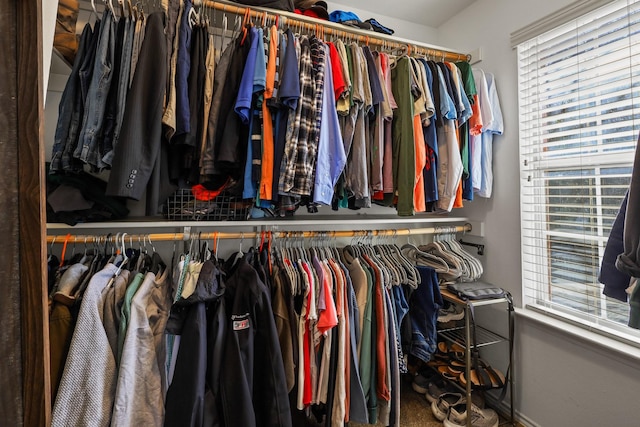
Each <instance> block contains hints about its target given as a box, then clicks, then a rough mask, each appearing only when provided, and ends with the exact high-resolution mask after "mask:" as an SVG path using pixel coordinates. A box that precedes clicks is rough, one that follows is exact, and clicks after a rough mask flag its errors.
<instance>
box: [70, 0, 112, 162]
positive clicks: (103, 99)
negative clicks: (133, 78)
mask: <svg viewBox="0 0 640 427" xmlns="http://www.w3.org/2000/svg"><path fill="white" fill-rule="evenodd" d="M115 27H116V23H115V21H114V19H113V16H112V15H111V12H110V11H109V10H108V9H107V10H105V12H104V15H103V19H102V27H101V31H100V39H99V40H98V46H97V48H96V58H95V63H94V68H93V75H92V77H91V83H90V85H89V90H88V93H87V97H86V104H85V110H84V118H83V121H82V130H81V132H80V138H79V141H78V146H77V147H76V149H75V151H74V153H73V156H74V157H76V158H79V159H80V160H82V161H83V162H85V163H89V164H90V165H92V166H94V167H98V164H99V163H102V162H101V160H102V159H101V158H100V155H99V154H100V153H99V146H100V138H101V137H102V126H103V118H104V114H105V110H106V106H107V97H108V95H109V87H110V86H111V79H112V77H113V73H112V68H113V59H114V50H115Z"/></svg>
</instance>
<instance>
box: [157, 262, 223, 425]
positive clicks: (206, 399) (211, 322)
mask: <svg viewBox="0 0 640 427" xmlns="http://www.w3.org/2000/svg"><path fill="white" fill-rule="evenodd" d="M224 293H225V287H224V284H223V280H222V278H221V276H220V272H219V270H218V268H217V267H216V266H215V265H214V264H213V263H212V262H211V261H207V262H205V263H204V264H203V265H202V269H201V270H200V275H199V276H198V282H197V284H196V288H195V290H194V292H193V294H192V295H191V296H189V298H187V299H185V300H180V301H178V302H177V303H176V304H174V306H173V307H172V309H171V316H170V318H169V322H168V323H167V332H168V333H171V334H174V335H180V347H179V351H178V356H177V360H176V367H175V372H174V375H173V380H172V382H171V386H170V387H169V390H168V392H167V399H166V405H165V406H166V413H165V422H164V425H165V426H179V427H186V426H222V425H224V423H223V422H222V409H221V401H220V393H219V385H220V369H221V366H222V349H223V345H224V344H223V340H224V337H225V336H226V330H227V316H226V309H225V298H224ZM229 425H234V424H233V423H232V424H229Z"/></svg>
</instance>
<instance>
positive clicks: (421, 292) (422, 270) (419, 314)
mask: <svg viewBox="0 0 640 427" xmlns="http://www.w3.org/2000/svg"><path fill="white" fill-rule="evenodd" d="M416 268H417V269H418V273H419V274H420V279H421V280H420V285H418V289H416V290H415V291H413V293H412V294H411V298H410V300H409V306H410V307H411V346H410V349H409V353H411V354H412V355H414V356H416V357H417V358H419V359H421V360H423V361H425V362H428V361H429V360H431V355H432V354H433V353H434V352H435V351H436V347H437V342H438V340H437V337H436V321H437V318H438V310H439V309H440V307H442V296H441V295H440V288H439V287H438V277H437V276H436V272H435V270H433V269H431V268H429V267H423V266H418V267H416Z"/></svg>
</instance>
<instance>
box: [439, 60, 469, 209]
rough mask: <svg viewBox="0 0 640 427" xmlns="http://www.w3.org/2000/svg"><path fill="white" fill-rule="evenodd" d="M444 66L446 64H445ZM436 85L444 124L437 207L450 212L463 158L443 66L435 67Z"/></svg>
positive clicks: (441, 131)
mask: <svg viewBox="0 0 640 427" xmlns="http://www.w3.org/2000/svg"><path fill="white" fill-rule="evenodd" d="M443 67H444V66H443ZM434 70H435V71H436V72H437V73H438V77H437V79H436V78H435V75H434V85H435V84H436V83H437V84H439V94H440V114H441V120H442V124H441V125H440V126H438V128H437V131H438V154H439V159H440V161H439V163H438V170H437V172H438V203H437V205H436V206H437V209H439V210H443V211H447V212H450V211H451V209H452V208H453V204H454V202H455V196H456V192H457V190H458V186H459V184H460V178H461V177H462V159H461V158H460V147H459V145H458V138H457V135H456V129H455V123H454V121H455V119H456V118H457V111H456V108H455V104H454V103H453V100H452V99H451V97H450V96H449V90H448V87H447V83H446V81H445V76H444V73H443V70H442V68H441V67H436V68H435V69H434Z"/></svg>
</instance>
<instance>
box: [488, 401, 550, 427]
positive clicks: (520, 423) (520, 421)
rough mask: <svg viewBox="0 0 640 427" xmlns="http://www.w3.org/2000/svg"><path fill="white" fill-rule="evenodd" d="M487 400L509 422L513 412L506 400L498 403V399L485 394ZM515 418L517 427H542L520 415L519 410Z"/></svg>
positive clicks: (516, 411) (515, 412)
mask: <svg viewBox="0 0 640 427" xmlns="http://www.w3.org/2000/svg"><path fill="white" fill-rule="evenodd" d="M485 399H486V401H487V403H488V405H489V406H490V407H492V408H493V409H495V410H496V411H497V412H498V413H499V414H500V415H501V416H502V417H503V418H504V419H506V420H508V419H509V418H510V416H509V414H510V413H511V410H510V408H509V405H508V402H505V401H504V400H502V401H500V402H498V400H497V399H496V398H494V397H492V396H490V395H488V394H485ZM514 418H515V419H514V421H515V425H516V426H517V427H541V426H540V425H539V424H538V423H536V422H535V421H533V420H532V419H530V418H529V417H527V416H526V415H524V414H522V413H520V412H519V411H518V410H515V411H514Z"/></svg>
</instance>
